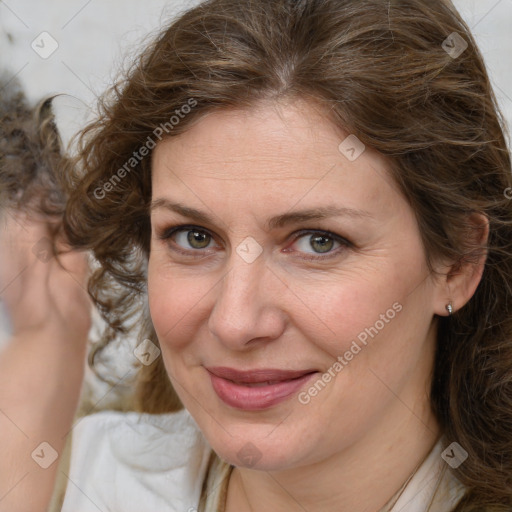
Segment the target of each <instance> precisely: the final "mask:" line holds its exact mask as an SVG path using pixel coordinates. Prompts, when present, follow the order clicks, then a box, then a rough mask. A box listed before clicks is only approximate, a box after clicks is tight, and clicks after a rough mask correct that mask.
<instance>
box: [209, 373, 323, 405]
mask: <svg viewBox="0 0 512 512" xmlns="http://www.w3.org/2000/svg"><path fill="white" fill-rule="evenodd" d="M206 370H207V371H208V372H209V374H210V379H211V382H212V387H213V389H214V391H215V393H217V396H218V397H219V398H220V399H221V400H222V401H223V402H224V403H226V404H227V405H230V406H231V407H234V408H236V409H242V410H245V411H258V410H263V409H268V408H269V407H272V406H274V405H276V404H278V403H280V402H283V401H284V400H286V399H287V398H289V397H290V396H292V395H294V394H295V393H296V392H298V391H299V389H300V388H301V387H303V386H304V385H305V383H306V382H307V381H309V380H310V379H311V378H312V377H313V376H314V375H315V374H316V373H318V371H317V370H315V369H306V370H280V369H273V368H261V369H254V370H247V371H241V370H236V369H234V368H227V367H209V368H206Z"/></svg>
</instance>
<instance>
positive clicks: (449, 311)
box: [446, 302, 453, 316]
mask: <svg viewBox="0 0 512 512" xmlns="http://www.w3.org/2000/svg"><path fill="white" fill-rule="evenodd" d="M446 311H448V316H451V314H452V313H453V307H452V303H451V302H448V304H447V305H446Z"/></svg>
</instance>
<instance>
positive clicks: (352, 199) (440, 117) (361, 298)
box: [63, 0, 512, 512]
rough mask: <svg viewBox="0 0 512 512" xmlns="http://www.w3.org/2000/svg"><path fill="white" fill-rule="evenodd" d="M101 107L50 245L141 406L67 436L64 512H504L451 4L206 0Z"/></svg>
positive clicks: (491, 260)
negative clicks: (84, 278)
mask: <svg viewBox="0 0 512 512" xmlns="http://www.w3.org/2000/svg"><path fill="white" fill-rule="evenodd" d="M102 106H103V108H102V111H101V115H100V117H99V119H98V120H97V121H96V122H95V123H93V124H92V125H90V126H89V127H88V129H86V130H85V131H84V133H83V134H82V139H81V142H82V145H81V152H80V158H79V160H78V162H77V164H78V165H75V166H74V169H78V173H79V174H78V175H77V176H74V177H73V180H71V182H70V184H69V185H70V186H69V195H70V197H69V201H68V203H67V207H66V212H65V215H64V227H65V233H66V236H67V239H68V240H69V242H70V243H71V245H72V246H74V247H76V248H77V249H81V250H91V251H92V252H93V254H94V256H95V258H96V259H97V260H98V262H99V264H100V265H99V268H98V269H97V270H95V272H94V274H93V276H92V277H91V279H90V281H89V289H90V292H91V295H92V296H93V298H94V300H95V303H96V305H97V306H98V307H99V309H100V312H101V313H102V314H103V317H104V318H105V320H106V321H107V322H108V325H109V329H108V330H107V331H106V332H105V336H104V338H103V340H102V343H101V346H100V348H101V347H102V346H105V345H107V344H108V343H109V342H110V341H112V340H114V339H115V338H116V337H118V336H124V335H126V334H127V333H128V332H129V330H130V328H131V326H133V323H134V321H133V318H134V312H135V311H139V312H140V317H139V320H138V322H137V324H138V325H140V326H142V329H141V332H140V336H139V341H140V344H139V345H138V347H137V348H136V349H135V356H136V357H137V358H138V359H139V361H140V362H141V363H142V370H141V372H140V375H139V381H138V387H137V395H136V409H137V410H138V411H139V412H142V413H144V414H142V415H141V414H139V413H136V412H130V413H126V412H125V413H120V412H103V413H99V414H97V415H91V416H89V417H86V418H85V419H82V420H81V421H80V422H79V423H78V424H77V425H76V426H75V427H74V429H73V452H72V455H71V468H70V473H69V475H68V476H69V483H68V489H67V493H66V497H65V499H64V505H63V510H64V511H66V512H67V511H72V510H73V511H81V512H85V511H89V510H97V509H100V510H123V511H129V510H138V511H140V510H207V511H210V510H219V511H226V512H232V511H235V510H244V511H253V512H257V511H261V510H273V511H282V510H286V511H290V510H311V511H313V510H314V511H315V512H316V511H328V510H329V511H330V510H347V511H363V510H372V511H390V510H392V511H393V512H396V511H398V510H412V511H421V512H423V511H427V510H430V511H436V512H440V511H443V512H444V511H451V510H455V511H470V510H487V511H501V510H511V509H512V508H511V507H512V483H511V477H510V475H511V474H512V471H511V470H512V467H511V466H512V390H511V388H510V381H511V375H512V341H511V340H512V338H511V334H512V314H511V311H510V304H511V302H510V301H511V296H510V294H511V287H510V283H511V278H512V258H511V256H512V236H511V235H512V205H511V202H510V200H509V199H508V198H507V197H506V194H505V191H506V190H507V189H508V188H509V187H510V186H511V181H512V178H511V174H510V155H509V152H508V148H507V145H506V142H505V138H504V135H503V126H502V125H501V123H500V116H499V111H498V108H497V106H496V102H495V99H494V95H493V93H492V90H491V87H490V84H489V80H488V77H487V74H486V71H485V67H484V64H483V62H482V58H481V56H480V54H479V52H478V50H477V48H476V45H475V42H474V40H473V38H472V37H471V34H470V33H469V31H468V29H467V27H466V26H465V24H464V23H463V22H462V20H461V19H460V17H459V15H458V14H457V13H456V11H455V9H454V8H453V7H452V6H451V5H449V4H448V3H447V2H445V1H443V0H435V1H432V2H428V3H427V2H421V1H419V0H407V1H404V2H399V3H394V2H381V1H377V0H363V1H359V2H350V1H341V0H323V1H320V0H317V1H315V0H304V1H289V0H277V1H270V0H268V1H267V0H263V1H261V0H260V1H258V2H253V1H244V2H239V1H234V0H212V1H209V2H206V3H203V4H201V5H199V6H198V7H196V8H194V9H192V10H190V11H189V12H187V13H185V14H184V15H183V16H182V17H180V18H179V19H178V20H177V21H175V22H174V23H173V24H172V25H171V26H170V27H169V28H168V29H167V30H166V31H164V32H163V33H162V34H160V36H159V37H158V38H157V39H156V40H155V42H154V43H153V44H152V45H151V46H150V47H148V48H146V50H145V51H144V52H143V54H142V55H141V58H140V60H139V61H138V62H137V63H136V64H135V65H134V66H133V68H132V70H131V71H130V72H129V73H128V75H127V77H126V80H125V81H124V82H122V83H119V84H117V86H116V87H115V88H114V89H113V90H112V91H111V95H108V96H107V97H106V98H105V99H104V102H103V105H102ZM91 359H92V360H93V361H92V362H94V354H92V357H91ZM182 406H184V409H183V410H178V409H181V408H182ZM172 411H176V412H172ZM161 413H164V414H161ZM368 488H371V492H368V491H367V489H368Z"/></svg>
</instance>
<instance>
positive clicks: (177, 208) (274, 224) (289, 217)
mask: <svg viewBox="0 0 512 512" xmlns="http://www.w3.org/2000/svg"><path fill="white" fill-rule="evenodd" d="M160 208H163V209H166V210H170V211H173V212H175V213H178V214H180V215H182V216H183V217H188V218H190V219H193V220H195V221H196V222H200V223H204V224H210V225H213V224H214V221H213V220H212V219H211V218H210V217H209V216H208V215H207V214H205V213H203V212H201V211H199V210H196V209H195V208H190V207H189V206H185V205H183V204H181V203H175V202H172V201H169V200H168V199H165V198H160V199H156V200H154V201H152V202H151V205H150V211H153V210H157V209H160ZM341 216H346V217H353V218H372V219H373V218H374V216H373V215H372V214H371V213H370V212H367V211H364V210H355V209H353V208H344V207H339V206H334V205H329V206H324V207H318V208H310V209H307V210H300V211H294V212H289V213H284V214H282V215H277V216H275V217H271V218H270V219H268V220H267V223H266V228H267V229H268V230H271V229H277V228H282V227H284V226H286V225H288V224H297V223H299V222H305V221H308V220H321V219H326V218H331V217H341Z"/></svg>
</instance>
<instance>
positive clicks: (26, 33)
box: [0, 0, 512, 344]
mask: <svg viewBox="0 0 512 512" xmlns="http://www.w3.org/2000/svg"><path fill="white" fill-rule="evenodd" d="M383 1H384V0H383ZM425 1H426V2H428V1H429V0H425ZM197 3H199V0H144V1H140V0H0V70H1V71H2V76H3V77H4V81H9V80H16V79H17V80H19V81H20V82H21V84H22V86H23V88H24V90H25V93H26V94H27V96H28V98H29V100H30V101H31V102H36V101H37V100H39V99H41V98H42V97H44V96H48V95H53V94H62V96H61V97H59V99H58V101H57V102H56V110H57V116H58V118H57V120H58V125H59V128H60V130H61V133H62V135H63V138H64V140H65V141H67V140H69V138H70V136H71V135H72V134H73V133H75V132H76V131H78V130H79V129H80V128H81V127H82V126H83V124H84V123H85V121H86V119H87V118H88V116H90V115H91V107H93V106H94V103H95V98H96V97H97V96H98V95H99V94H101V93H102V91H104V89H105V88H106V87H107V86H109V85H110V84H111V83H112V82H113V81H114V80H115V78H116V75H117V74H118V73H119V71H120V70H121V69H122V67H123V63H125V62H126V59H128V61H129V60H130V57H132V56H133V55H135V54H137V53H138V50H139V48H140V47H141V45H142V44H143V41H144V39H145V38H147V37H151V36H152V35H154V34H155V33H157V32H158V31H159V29H160V28H161V27H162V26H163V25H165V24H167V23H168V22H169V20H170V19H171V18H173V17H175V16H176V15H177V14H178V13H180V12H182V11H184V10H186V9H188V8H190V7H192V6H193V5H195V4H197ZM454 3H455V5H456V7H457V8H458V9H459V11H460V12H461V14H462V16H463V18H464V19H465V20H466V22H467V23H468V25H469V26H470V27H471V29H472V31H473V33H474V35H475V37H476V40H477V43H478V44H479V47H480V49H481V51H482V53H483V56H484V59H485V61H486V63H487V66H488V69H489V72H490V75H491V80H492V83H493V86H494V90H495V93H496V95H497V97H498V100H499V102H500V105H501V108H502V111H503V113H504V114H505V117H506V119H507V122H508V124H509V126H512V64H511V61H512V59H511V55H512V0H455V1H454ZM447 35H448V34H447ZM0 94H1V91H0ZM8 332H9V326H8V322H7V318H6V315H5V312H3V311H2V308H1V303H0V344H1V343H2V340H5V339H6V338H7V336H8Z"/></svg>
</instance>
